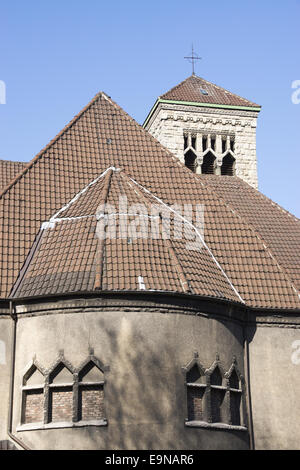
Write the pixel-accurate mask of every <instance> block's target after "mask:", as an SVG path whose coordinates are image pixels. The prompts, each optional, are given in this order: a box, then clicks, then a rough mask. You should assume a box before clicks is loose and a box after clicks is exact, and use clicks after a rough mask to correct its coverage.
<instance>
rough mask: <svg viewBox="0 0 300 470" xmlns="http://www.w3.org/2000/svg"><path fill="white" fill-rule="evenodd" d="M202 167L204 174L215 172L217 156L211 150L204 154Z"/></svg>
mask: <svg viewBox="0 0 300 470" xmlns="http://www.w3.org/2000/svg"><path fill="white" fill-rule="evenodd" d="M201 169H202V173H203V174H208V175H213V174H214V169H215V157H214V156H213V154H212V153H210V152H209V153H207V154H206V155H205V156H204V158H203V163H202V167H201Z"/></svg>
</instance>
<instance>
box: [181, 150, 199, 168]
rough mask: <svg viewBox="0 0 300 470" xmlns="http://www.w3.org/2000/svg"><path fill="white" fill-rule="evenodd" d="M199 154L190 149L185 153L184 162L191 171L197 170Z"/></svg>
mask: <svg viewBox="0 0 300 470" xmlns="http://www.w3.org/2000/svg"><path fill="white" fill-rule="evenodd" d="M196 159H197V155H196V154H195V153H194V152H193V151H192V150H188V151H187V152H186V153H185V155H184V163H185V166H187V167H188V168H189V169H190V170H191V171H193V172H194V173H195V172H196V168H197V161H196Z"/></svg>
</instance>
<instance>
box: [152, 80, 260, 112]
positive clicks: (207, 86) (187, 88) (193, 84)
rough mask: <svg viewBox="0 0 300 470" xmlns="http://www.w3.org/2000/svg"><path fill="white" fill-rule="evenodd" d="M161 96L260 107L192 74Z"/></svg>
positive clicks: (180, 99) (189, 100)
mask: <svg viewBox="0 0 300 470" xmlns="http://www.w3.org/2000/svg"><path fill="white" fill-rule="evenodd" d="M202 91H203V92H204V93H203V92H202ZM206 93H207V94H206ZM160 98H161V99H164V100H172V101H187V102H194V103H207V104H219V105H226V106H244V107H245V106H246V107H251V108H252V107H253V108H257V107H260V106H259V105H258V104H255V103H253V102H252V101H249V100H246V99H245V98H242V97H240V96H238V95H235V94H234V93H231V92H230V91H228V90H225V89H224V88H221V87H219V86H217V85H215V84H214V83H211V82H208V81H207V80H204V78H201V77H198V76H196V75H191V76H190V77H188V78H186V79H185V80H184V81H183V82H181V83H179V84H178V85H176V86H175V87H174V88H171V90H169V91H168V92H167V93H164V94H163V95H162V96H160Z"/></svg>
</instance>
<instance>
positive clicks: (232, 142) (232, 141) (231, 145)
mask: <svg viewBox="0 0 300 470" xmlns="http://www.w3.org/2000/svg"><path fill="white" fill-rule="evenodd" d="M230 150H231V151H232V152H234V139H233V138H231V139H230Z"/></svg>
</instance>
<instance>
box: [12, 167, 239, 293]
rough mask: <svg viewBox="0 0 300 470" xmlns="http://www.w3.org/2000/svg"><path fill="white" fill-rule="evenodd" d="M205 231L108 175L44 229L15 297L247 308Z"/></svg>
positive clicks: (114, 172)
mask: <svg viewBox="0 0 300 470" xmlns="http://www.w3.org/2000/svg"><path fill="white" fill-rule="evenodd" d="M200 231H201V228H200V227H199V230H198V229H197V227H196V226H194V225H193V224H192V223H191V222H190V220H189V219H188V218H185V217H183V216H182V215H181V214H180V213H179V212H178V211H176V210H174V209H173V208H171V207H169V206H168V205H166V204H165V203H164V202H163V201H161V200H159V199H158V198H157V197H155V196H154V195H152V194H151V192H149V190H147V188H144V187H142V186H141V185H139V184H138V183H137V182H136V181H134V180H133V179H132V178H129V177H128V176H127V175H126V174H125V173H124V172H123V171H120V170H118V169H115V168H108V169H107V170H106V171H105V172H104V173H102V174H101V175H100V176H99V177H97V178H96V179H95V180H94V181H92V182H91V183H90V184H89V185H87V186H86V187H85V188H84V189H83V190H82V191H80V192H79V193H78V194H77V195H76V196H75V197H74V198H73V199H72V200H71V201H70V202H69V203H68V204H67V205H66V206H64V207H63V208H62V209H61V210H59V211H58V212H57V213H56V214H55V215H54V216H53V217H51V219H50V220H49V221H48V223H44V224H43V226H42V228H41V231H40V233H39V234H38V237H37V240H36V243H35V244H34V246H33V249H32V251H31V253H30V255H29V258H28V260H27V263H26V267H24V269H23V271H22V273H21V275H20V277H19V279H18V281H17V283H16V287H15V290H14V293H13V295H14V297H34V296H41V295H42V296H49V295H54V294H64V293H71V292H95V291H99V290H101V291H120V290H126V291H140V290H145V291H163V292H179V293H191V294H195V295H201V296H202V297H215V298H219V299H220V298H221V299H227V300H231V301H236V302H243V301H242V299H241V297H240V296H239V294H238V293H237V291H236V290H235V288H234V287H233V285H232V284H231V283H230V281H229V279H228V277H227V276H226V274H225V272H224V271H223V269H222V268H221V266H220V265H219V263H218V262H217V261H216V259H215V258H214V256H213V254H212V253H211V252H210V250H209V249H208V247H207V246H206V245H205V242H204V240H203V238H202V235H201V233H200Z"/></svg>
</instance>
